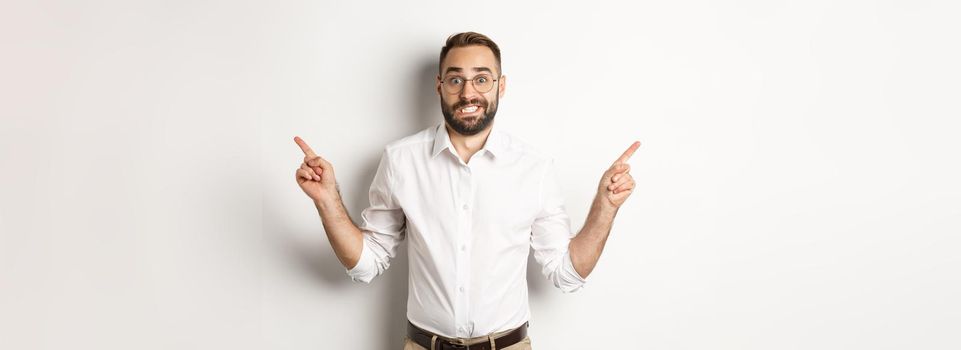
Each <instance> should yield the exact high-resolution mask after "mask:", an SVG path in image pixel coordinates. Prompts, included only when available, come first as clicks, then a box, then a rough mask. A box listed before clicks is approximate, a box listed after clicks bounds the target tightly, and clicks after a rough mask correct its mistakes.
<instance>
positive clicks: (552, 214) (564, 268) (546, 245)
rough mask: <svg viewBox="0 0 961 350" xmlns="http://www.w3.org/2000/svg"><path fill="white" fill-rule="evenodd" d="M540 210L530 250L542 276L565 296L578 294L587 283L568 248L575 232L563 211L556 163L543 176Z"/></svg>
mask: <svg viewBox="0 0 961 350" xmlns="http://www.w3.org/2000/svg"><path fill="white" fill-rule="evenodd" d="M540 203H541V206H540V208H541V209H540V211H539V213H538V214H537V217H536V218H535V219H534V224H533V226H532V228H531V248H533V249H534V260H536V261H537V262H538V263H539V264H540V265H541V267H542V269H541V273H543V274H544V276H545V277H547V279H548V280H550V281H551V282H553V283H554V286H555V287H557V288H558V289H560V290H561V291H562V292H564V293H570V292H575V291H577V290H579V289H581V287H583V286H584V284H585V283H586V282H587V280H586V279H584V278H583V277H581V276H580V275H579V274H578V273H577V271H576V270H574V263H573V262H572V261H571V255H570V251H569V249H568V245H569V244H570V242H571V239H572V238H574V235H575V233H574V232H571V220H570V217H569V216H568V215H567V210H566V209H565V208H564V197H563V194H562V193H561V188H560V184H559V182H558V179H557V174H556V171H555V166H554V160H553V159H551V160H549V161H548V163H547V165H546V166H545V170H544V172H543V174H542V180H541V189H540Z"/></svg>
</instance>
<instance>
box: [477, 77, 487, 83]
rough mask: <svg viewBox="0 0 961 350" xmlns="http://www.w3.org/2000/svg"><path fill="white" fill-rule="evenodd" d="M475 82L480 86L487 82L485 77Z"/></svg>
mask: <svg viewBox="0 0 961 350" xmlns="http://www.w3.org/2000/svg"><path fill="white" fill-rule="evenodd" d="M477 82H478V83H480V84H484V83H486V82H487V77H480V78H477Z"/></svg>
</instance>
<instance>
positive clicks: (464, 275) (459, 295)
mask: <svg viewBox="0 0 961 350" xmlns="http://www.w3.org/2000/svg"><path fill="white" fill-rule="evenodd" d="M461 169H462V170H461V174H460V175H461V176H460V186H459V192H460V193H459V196H458V197H460V200H461V206H460V207H461V215H460V217H461V224H460V232H458V235H457V241H458V243H457V245H458V246H460V248H461V249H460V252H459V253H457V254H455V255H456V257H457V282H456V283H457V284H456V288H457V292H456V293H455V294H456V299H457V301H456V305H457V310H458V312H457V313H456V315H455V320H456V322H457V326H458V327H457V329H458V330H459V331H460V333H461V334H460V336H461V337H468V336H470V335H469V334H467V323H468V321H469V314H468V313H469V311H470V310H469V308H470V306H469V305H470V304H469V303H468V301H469V295H468V294H467V287H466V286H467V284H468V283H470V256H469V254H467V251H466V250H467V249H466V246H467V242H469V241H470V240H471V237H472V235H471V226H472V223H471V219H472V217H473V216H472V215H471V211H470V208H471V205H470V203H471V202H472V200H473V198H472V192H473V191H472V187H473V186H472V178H471V169H470V167H468V166H463V167H462V168H461Z"/></svg>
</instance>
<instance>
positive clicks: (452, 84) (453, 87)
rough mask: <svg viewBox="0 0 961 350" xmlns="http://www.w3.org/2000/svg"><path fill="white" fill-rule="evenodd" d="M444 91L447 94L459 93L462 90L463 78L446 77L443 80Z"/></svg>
mask: <svg viewBox="0 0 961 350" xmlns="http://www.w3.org/2000/svg"><path fill="white" fill-rule="evenodd" d="M443 85H444V91H447V93H449V94H456V93H459V92H460V91H461V90H463V89H464V78H461V77H448V78H447V79H444V84H443Z"/></svg>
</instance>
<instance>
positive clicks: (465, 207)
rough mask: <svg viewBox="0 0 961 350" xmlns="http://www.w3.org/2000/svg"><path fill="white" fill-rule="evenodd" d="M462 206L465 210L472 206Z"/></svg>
mask: <svg viewBox="0 0 961 350" xmlns="http://www.w3.org/2000/svg"><path fill="white" fill-rule="evenodd" d="M461 208H464V210H467V208H470V206H468V205H467V204H464V206H462V207H461Z"/></svg>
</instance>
